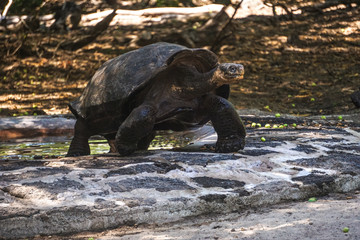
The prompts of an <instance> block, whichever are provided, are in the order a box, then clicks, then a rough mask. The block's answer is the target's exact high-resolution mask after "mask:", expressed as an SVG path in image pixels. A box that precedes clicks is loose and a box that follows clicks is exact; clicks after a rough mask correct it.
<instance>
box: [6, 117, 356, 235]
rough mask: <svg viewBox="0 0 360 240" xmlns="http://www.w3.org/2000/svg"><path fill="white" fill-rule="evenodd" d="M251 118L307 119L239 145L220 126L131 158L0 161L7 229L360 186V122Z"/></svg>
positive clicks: (96, 226) (24, 231) (67, 225)
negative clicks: (216, 148) (226, 142)
mask: <svg viewBox="0 0 360 240" xmlns="http://www.w3.org/2000/svg"><path fill="white" fill-rule="evenodd" d="M244 121H245V122H246V123H248V124H249V123H250V122H257V123H258V122H261V123H262V126H264V123H265V122H272V123H274V124H284V123H286V122H288V123H287V124H288V125H290V124H293V123H297V124H298V126H296V127H290V126H288V127H285V128H282V129H278V128H277V129H274V128H264V127H260V128H251V127H248V128H247V130H248V136H247V145H246V147H245V149H244V150H243V151H240V152H238V153H230V154H218V153H214V152H213V151H212V150H211V149H212V146H213V145H214V143H215V141H216V134H214V133H213V132H212V133H209V134H207V135H206V136H202V137H201V139H199V140H198V141H195V142H194V143H193V144H191V145H189V146H188V147H185V148H182V149H174V150H169V151H165V150H154V151H146V152H138V153H136V154H134V155H132V156H129V157H119V156H118V155H116V154H103V155H91V156H85V157H77V158H61V159H47V160H33V161H11V160H9V161H0V170H1V171H0V226H1V227H0V236H1V237H3V238H14V239H17V238H25V237H32V236H35V235H64V234H65V235H66V234H71V233H76V232H82V231H100V230H105V229H109V228H115V227H119V226H124V225H135V224H144V223H147V224H149V223H150V224H151V223H156V224H162V223H165V222H174V221H180V220H182V219H185V218H187V217H193V216H200V215H206V214H209V213H219V214H224V213H231V212H234V211H242V210H244V209H249V208H253V207H257V208H258V207H264V206H268V205H274V204H277V203H281V202H285V201H293V200H303V199H307V198H309V197H313V196H321V195H326V194H329V193H334V192H340V193H344V192H349V191H354V190H357V189H360V147H359V144H360V137H359V136H360V133H359V129H360V128H359V125H357V124H355V123H349V124H340V125H339V124H338V123H336V122H335V123H332V122H330V121H323V122H318V121H317V120H304V119H299V118H297V119H294V118H282V119H278V118H268V117H244ZM300 124H301V125H300ZM261 138H264V139H266V140H265V141H262V140H261ZM24 226H26V227H24Z"/></svg>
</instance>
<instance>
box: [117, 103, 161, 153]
mask: <svg viewBox="0 0 360 240" xmlns="http://www.w3.org/2000/svg"><path fill="white" fill-rule="evenodd" d="M155 119H156V109H155V108H154V107H152V106H150V105H143V106H139V107H137V108H135V109H134V110H133V111H132V112H131V113H130V115H129V116H128V117H127V118H126V120H125V121H124V122H123V123H122V124H121V126H120V127H119V129H118V131H117V134H116V137H115V145H116V149H117V151H118V152H119V153H120V155H122V156H126V155H130V154H131V153H133V152H134V151H136V150H138V149H139V147H140V148H145V145H146V147H148V146H149V144H150V141H149V139H150V138H149V136H153V135H152V132H153V129H154V124H155ZM144 139H147V141H145V142H144V143H141V141H144ZM143 144H144V145H143Z"/></svg>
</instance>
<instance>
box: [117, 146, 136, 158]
mask: <svg viewBox="0 0 360 240" xmlns="http://www.w3.org/2000/svg"><path fill="white" fill-rule="evenodd" d="M136 149H137V144H131V145H128V144H122V143H118V144H116V150H117V151H118V153H120V155H121V156H128V155H130V154H132V153H133V152H135V151H136Z"/></svg>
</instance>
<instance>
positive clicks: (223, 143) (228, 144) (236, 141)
mask: <svg viewBox="0 0 360 240" xmlns="http://www.w3.org/2000/svg"><path fill="white" fill-rule="evenodd" d="M244 146H245V138H242V137H239V136H230V137H226V138H220V139H218V141H217V142H216V146H215V152H219V153H230V152H237V151H239V150H242V149H244Z"/></svg>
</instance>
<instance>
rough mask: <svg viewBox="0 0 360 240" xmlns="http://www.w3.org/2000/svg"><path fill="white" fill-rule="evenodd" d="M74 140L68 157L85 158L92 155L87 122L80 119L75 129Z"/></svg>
mask: <svg viewBox="0 0 360 240" xmlns="http://www.w3.org/2000/svg"><path fill="white" fill-rule="evenodd" d="M74 132H75V133H74V138H73V139H72V141H71V144H70V147H69V150H68V152H67V154H66V156H67V157H75V156H83V155H89V154H90V146H89V143H88V140H89V137H90V135H89V130H88V128H87V126H86V123H85V120H84V119H82V118H78V119H77V120H76V123H75V128H74Z"/></svg>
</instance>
